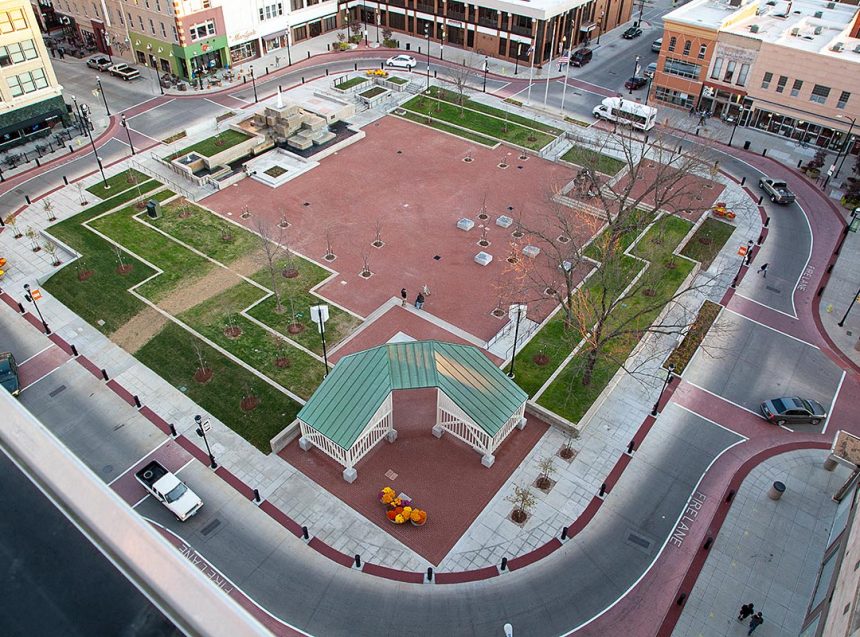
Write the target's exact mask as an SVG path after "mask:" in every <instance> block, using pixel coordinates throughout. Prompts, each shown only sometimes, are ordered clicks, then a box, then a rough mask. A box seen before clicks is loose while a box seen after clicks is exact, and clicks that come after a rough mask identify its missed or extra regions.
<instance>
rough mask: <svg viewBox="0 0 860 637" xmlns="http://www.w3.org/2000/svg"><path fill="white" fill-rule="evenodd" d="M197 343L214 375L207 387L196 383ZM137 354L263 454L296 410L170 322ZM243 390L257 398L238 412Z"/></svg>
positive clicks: (262, 382) (288, 399) (289, 402)
mask: <svg viewBox="0 0 860 637" xmlns="http://www.w3.org/2000/svg"><path fill="white" fill-rule="evenodd" d="M195 344H196V345H197V346H198V347H199V348H200V349H201V350H202V351H203V356H204V359H205V360H206V364H207V366H208V367H209V368H211V369H212V371H213V374H212V379H211V380H210V381H209V382H208V383H206V384H205V385H201V384H200V383H198V382H196V381H195V380H194V372H195V371H196V369H197V354H196V352H195V350H194V345H195ZM135 356H136V358H137V359H138V360H140V361H141V362H142V363H143V364H144V365H146V366H148V367H149V368H150V369H152V370H153V371H154V372H155V373H156V374H158V375H160V376H161V377H162V378H164V379H165V380H167V382H169V383H170V384H171V385H173V386H174V387H177V388H178V389H179V390H180V391H182V392H183V393H184V394H185V395H187V396H188V397H189V398H191V400H193V401H194V402H196V403H197V404H199V405H200V406H201V407H202V408H203V409H205V410H206V411H208V412H209V413H211V414H212V415H213V416H215V417H216V418H218V420H220V421H222V422H223V423H224V424H225V425H227V426H228V427H230V429H232V430H233V431H235V432H236V433H237V434H239V435H240V436H242V437H243V438H245V440H247V441H249V442H250V443H251V444H253V445H254V446H255V447H257V449H259V450H260V451H262V452H263V453H270V452H271V450H272V448H271V446H270V445H269V441H270V440H271V439H272V438H273V437H274V436H275V435H276V434H278V433H279V432H280V431H281V430H282V429H283V428H284V427H286V426H287V425H289V424H290V423H291V422H292V421H293V420H295V417H296V414H297V413H298V412H299V409H300V406H299V404H298V403H296V402H295V401H293V400H291V399H290V398H289V397H287V396H285V395H284V394H282V393H281V392H279V391H278V390H276V389H275V388H274V387H272V386H271V385H269V384H268V383H266V382H264V381H262V380H260V379H259V378H257V377H256V376H254V375H253V374H251V373H250V372H249V371H247V370H246V369H244V368H243V367H241V366H239V365H237V364H236V363H234V362H233V361H231V360H230V359H229V358H227V357H226V356H224V355H223V354H221V353H219V352H217V351H216V350H214V349H212V348H211V347H209V346H208V345H206V344H205V343H203V341H201V340H199V339H198V338H196V337H195V336H192V335H191V334H189V333H188V332H187V331H185V330H184V329H182V328H181V327H179V326H178V325H175V324H174V323H169V324H168V325H166V326H165V327H164V329H162V330H161V331H160V332H159V333H158V334H157V335H156V336H155V337H154V338H153V339H151V340H150V341H149V342H148V343H147V344H146V345H144V346H143V347H142V348H141V349H140V350H138V352H137V354H135ZM245 390H250V391H251V393H253V395H254V396H256V397H257V398H258V399H259V400H260V404H259V405H258V406H257V408H256V409H254V410H253V411H250V412H243V411H242V409H241V408H240V403H241V401H242V397H243V392H244V391H245Z"/></svg>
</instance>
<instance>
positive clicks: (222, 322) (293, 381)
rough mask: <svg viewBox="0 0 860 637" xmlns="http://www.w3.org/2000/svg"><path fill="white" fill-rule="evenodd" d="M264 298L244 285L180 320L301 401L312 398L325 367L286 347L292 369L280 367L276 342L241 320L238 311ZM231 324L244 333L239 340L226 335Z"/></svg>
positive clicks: (241, 284) (220, 295)
mask: <svg viewBox="0 0 860 637" xmlns="http://www.w3.org/2000/svg"><path fill="white" fill-rule="evenodd" d="M262 294H263V292H261V290H259V289H258V288H255V287H254V286H253V285H250V284H248V283H244V282H243V283H240V284H238V285H234V286H233V287H231V288H227V289H226V290H225V291H224V292H222V293H221V294H219V295H217V296H213V297H212V298H210V299H208V300H207V301H204V302H203V303H201V304H200V305H196V306H194V307H193V308H192V309H190V310H188V311H187V312H183V313H182V314H181V315H180V316H178V317H177V318H179V319H180V320H181V321H183V322H185V323H188V325H190V326H191V327H193V328H194V329H195V330H197V331H198V332H200V333H201V334H202V335H204V336H205V337H207V338H209V339H210V340H212V341H213V342H215V343H218V345H220V346H221V347H223V348H224V349H226V350H227V351H228V352H230V353H232V354H233V355H235V356H237V357H238V358H240V359H242V360H243V361H245V362H246V363H248V364H249V365H251V366H252V367H254V368H255V369H257V370H259V371H261V372H262V373H264V374H265V375H266V376H268V377H269V378H271V379H272V380H274V381H275V382H277V383H280V384H281V385H282V386H284V387H286V388H287V389H289V390H291V391H292V392H294V393H296V394H298V395H299V396H301V397H302V398H305V399H307V398H310V395H311V394H312V393H313V392H314V390H315V389H316V388H317V387H318V386H319V384H320V383H321V382H322V379H323V371H324V367H323V364H322V363H321V362H319V361H318V360H316V359H314V358H312V357H311V356H309V355H308V354H306V353H305V352H303V351H301V350H299V349H296V348H295V347H290V346H289V345H287V346H285V347H284V348H283V349H282V352H283V353H282V354H281V355H283V356H286V357H287V358H288V359H289V361H290V365H289V366H288V367H283V368H279V367H277V365H275V359H276V358H277V357H278V356H279V353H278V348H277V347H276V345H275V343H277V341H276V340H275V339H274V338H273V337H272V335H271V334H270V333H269V332H267V331H266V330H264V329H263V328H262V327H260V326H259V325H256V324H254V323H252V322H251V321H249V320H248V319H246V318H244V317H242V316H238V312H239V310H241V309H243V308H245V307H247V306H248V305H250V304H251V303H253V302H254V301H255V300H256V299H258V298H260V296H261V295H262ZM230 324H233V325H236V326H237V327H239V328H240V329H241V330H242V333H241V335H240V336H239V337H238V338H229V337H227V336H226V335H225V334H224V330H225V328H227V327H228V326H229V325H230ZM317 340H319V339H317Z"/></svg>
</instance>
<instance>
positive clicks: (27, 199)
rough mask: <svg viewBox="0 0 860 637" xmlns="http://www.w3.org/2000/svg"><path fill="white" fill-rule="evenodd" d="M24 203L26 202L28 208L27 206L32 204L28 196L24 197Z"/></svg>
mask: <svg viewBox="0 0 860 637" xmlns="http://www.w3.org/2000/svg"><path fill="white" fill-rule="evenodd" d="M24 201H26V202H27V205H28V206H29V205H30V204H31V203H33V202H32V201H30V195H24Z"/></svg>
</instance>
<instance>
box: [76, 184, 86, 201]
mask: <svg viewBox="0 0 860 637" xmlns="http://www.w3.org/2000/svg"><path fill="white" fill-rule="evenodd" d="M75 188H77V189H78V198H79V199H80V200H81V205H82V206H86V205H87V204H88V203H89V201H87V196H86V195H85V194H84V192H85V191H84V185H83V184H82V183H78V184H76V185H75Z"/></svg>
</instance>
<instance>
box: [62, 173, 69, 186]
mask: <svg viewBox="0 0 860 637" xmlns="http://www.w3.org/2000/svg"><path fill="white" fill-rule="evenodd" d="M63 183H64V184H66V185H67V186H68V185H69V178H68V177H66V176H65V175H63Z"/></svg>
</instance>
